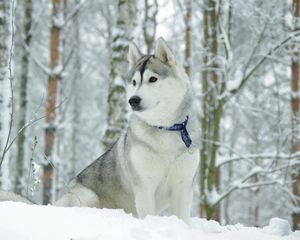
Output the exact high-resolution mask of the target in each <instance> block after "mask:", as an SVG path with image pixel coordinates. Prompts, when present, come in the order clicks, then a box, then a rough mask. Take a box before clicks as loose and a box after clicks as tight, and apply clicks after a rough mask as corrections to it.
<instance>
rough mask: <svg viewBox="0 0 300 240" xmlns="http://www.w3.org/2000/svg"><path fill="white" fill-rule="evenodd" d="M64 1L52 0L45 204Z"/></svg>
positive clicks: (49, 179) (48, 195)
mask: <svg viewBox="0 0 300 240" xmlns="http://www.w3.org/2000/svg"><path fill="white" fill-rule="evenodd" d="M63 6H64V4H63V1H62V0H52V25H51V36H50V69H51V70H52V73H51V75H50V76H49V79H48V93H47V94H48V96H47V110H46V113H47V117H46V122H47V126H46V128H45V157H46V162H45V165H44V167H43V170H44V172H43V204H48V203H49V202H50V201H51V190H52V177H53V166H52V164H51V161H52V159H53V148H54V146H55V132H56V107H57V106H56V102H57V95H58V84H59V81H60V79H61V73H60V71H61V52H60V32H61V25H62V22H61V21H62V13H63Z"/></svg>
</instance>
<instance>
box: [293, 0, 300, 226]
mask: <svg viewBox="0 0 300 240" xmlns="http://www.w3.org/2000/svg"><path fill="white" fill-rule="evenodd" d="M292 9H293V16H294V24H295V25H294V31H299V29H300V24H299V21H300V19H299V16H300V0H293V8H292ZM293 49H294V53H293V56H292V66H291V70H292V83H291V89H292V96H291V107H292V153H296V152H299V151H300V132H299V127H300V120H299V117H300V114H299V110H300V108H299V106H300V105H299V103H300V102H299V80H300V75H299V70H300V69H299V68H300V54H299V51H300V42H299V40H297V39H295V40H294V44H293ZM299 172H300V169H299V167H298V168H296V169H293V171H292V179H293V187H292V191H293V194H294V196H295V198H296V200H295V202H294V203H293V204H294V211H293V213H292V218H293V228H294V229H295V230H296V229H298V230H299V229H300V200H299V199H300V174H299Z"/></svg>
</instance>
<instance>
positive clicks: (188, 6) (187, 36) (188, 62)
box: [184, 0, 192, 77]
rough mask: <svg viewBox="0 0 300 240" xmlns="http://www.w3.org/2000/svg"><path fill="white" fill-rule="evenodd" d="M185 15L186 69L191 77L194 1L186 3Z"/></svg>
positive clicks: (189, 0)
mask: <svg viewBox="0 0 300 240" xmlns="http://www.w3.org/2000/svg"><path fill="white" fill-rule="evenodd" d="M185 11H186V12H185V15H184V24H185V30H184V32H185V51H184V69H185V72H186V73H187V75H188V76H189V77H190V76H191V24H192V22H191V21H192V0H188V1H187V2H186V8H185Z"/></svg>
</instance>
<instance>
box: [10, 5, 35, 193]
mask: <svg viewBox="0 0 300 240" xmlns="http://www.w3.org/2000/svg"><path fill="white" fill-rule="evenodd" d="M31 22H32V0H25V1H24V25H23V28H24V44H25V47H24V48H23V52H22V60H21V61H22V62H21V79H20V97H19V101H20V105H19V126H18V129H21V128H22V127H23V126H24V125H25V124H26V112H27V82H28V65H29V56H28V53H27V50H26V49H25V48H26V47H28V48H29V47H30V40H31V33H30V29H31ZM25 131H26V129H24V130H23V131H22V133H21V134H20V135H19V137H18V142H17V162H16V168H17V171H16V175H15V186H14V192H15V193H17V194H21V193H22V178H23V167H24V160H25V151H24V147H25V146H24V144H25V136H26V135H25Z"/></svg>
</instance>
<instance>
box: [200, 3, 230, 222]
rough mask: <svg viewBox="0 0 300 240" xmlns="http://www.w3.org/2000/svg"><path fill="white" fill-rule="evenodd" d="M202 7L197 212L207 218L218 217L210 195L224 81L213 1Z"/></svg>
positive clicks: (214, 186) (216, 185)
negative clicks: (219, 73) (198, 195)
mask: <svg viewBox="0 0 300 240" xmlns="http://www.w3.org/2000/svg"><path fill="white" fill-rule="evenodd" d="M205 3H206V4H205V8H204V14H203V15H204V23H203V25H204V26H203V31H204V39H203V46H204V49H205V50H206V51H205V54H204V56H203V66H204V68H205V69H203V72H202V96H203V99H202V111H203V112H202V120H201V124H202V127H201V128H202V138H203V139H204V141H203V142H202V147H201V149H200V156H201V164H200V194H201V203H200V214H201V216H202V217H206V218H208V219H215V220H219V218H220V211H219V204H217V205H214V204H212V202H211V199H210V196H211V194H213V193H214V191H217V190H218V188H219V181H220V180H219V170H218V169H217V167H216V158H217V150H218V146H217V145H216V144H214V142H218V141H219V134H220V123H221V117H222V113H223V105H224V100H222V99H221V100H220V99H219V96H220V95H221V93H222V92H223V91H224V90H225V84H224V83H223V82H221V80H222V79H221V77H220V76H219V75H218V73H217V71H218V63H217V60H216V57H217V55H218V41H217V38H218V36H217V27H218V23H217V18H218V12H217V9H216V2H215V1H214V0H208V1H206V2H205Z"/></svg>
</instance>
